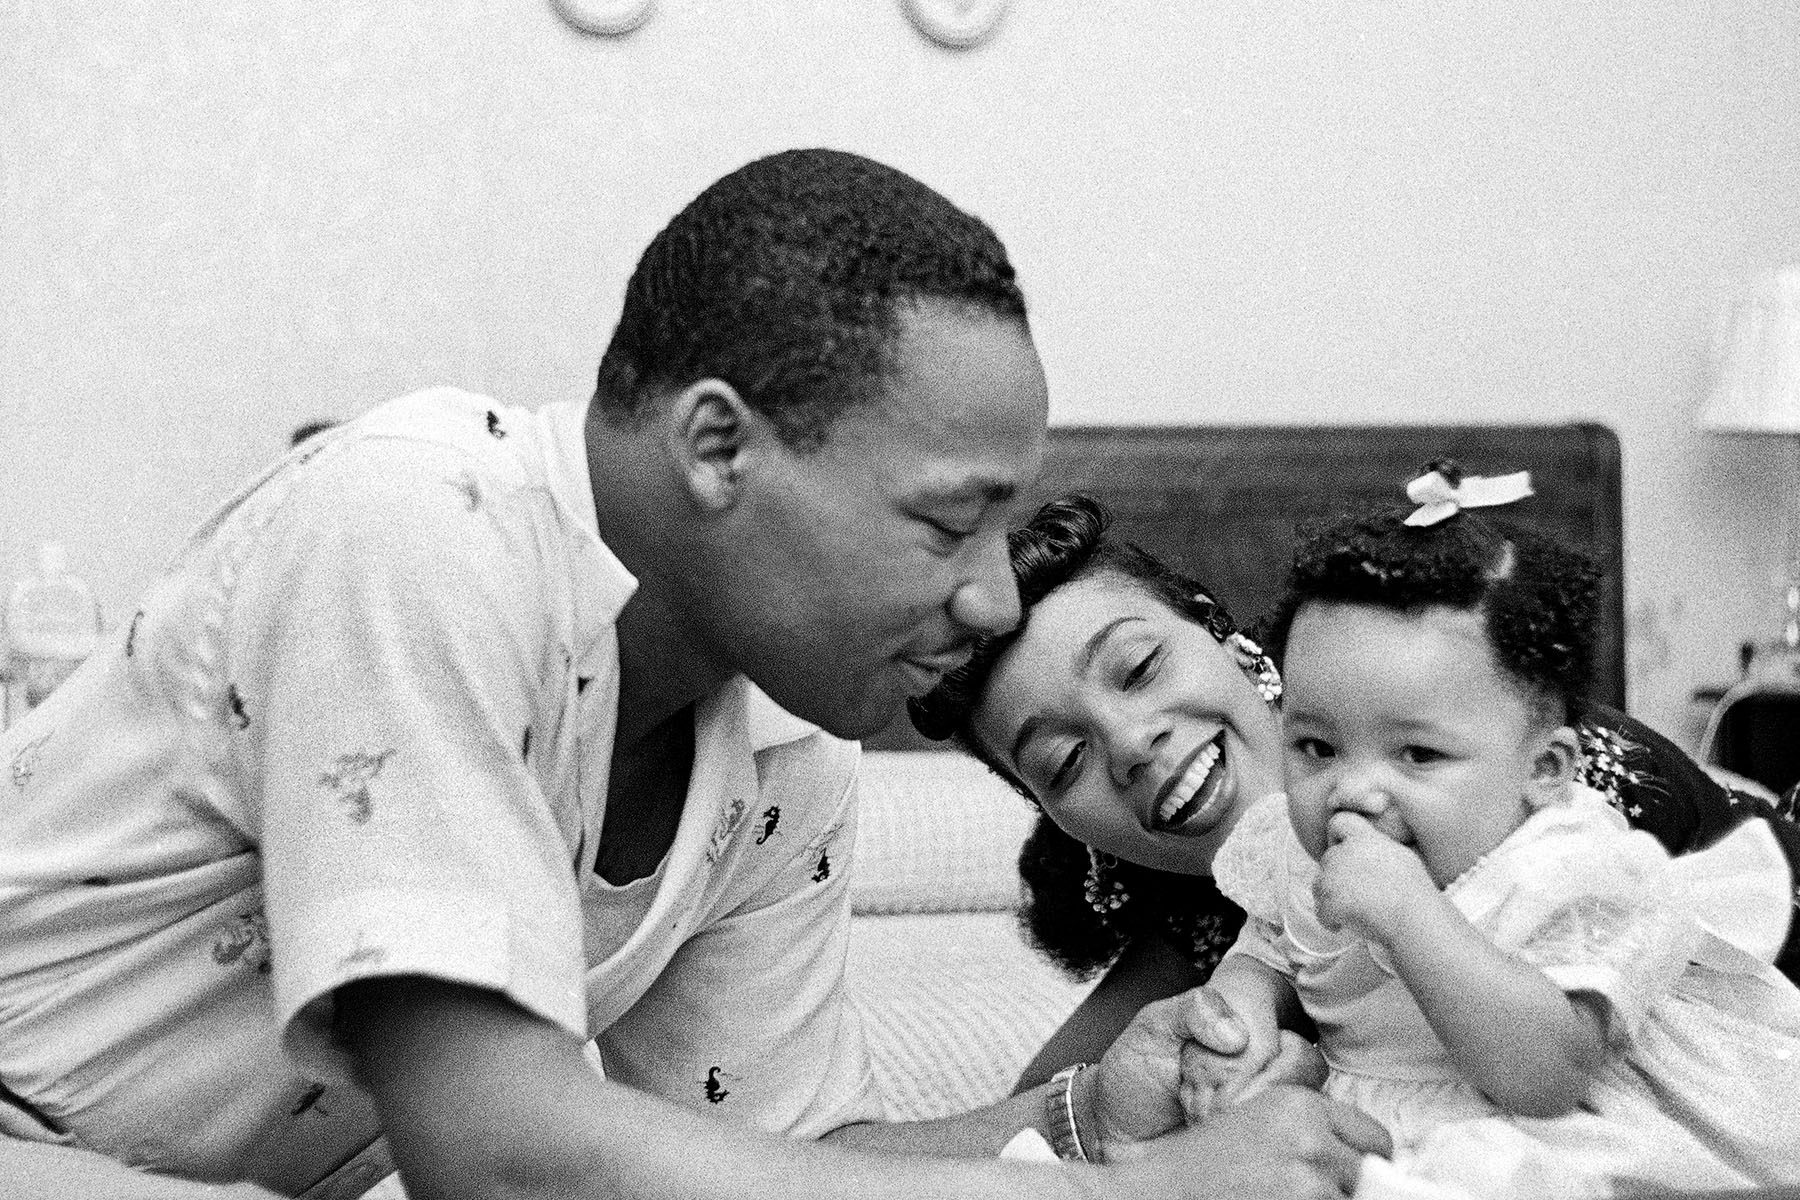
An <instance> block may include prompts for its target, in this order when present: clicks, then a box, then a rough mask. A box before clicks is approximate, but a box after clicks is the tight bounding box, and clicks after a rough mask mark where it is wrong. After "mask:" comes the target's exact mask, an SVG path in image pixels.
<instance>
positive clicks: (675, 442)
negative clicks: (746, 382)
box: [668, 379, 766, 512]
mask: <svg viewBox="0 0 1800 1200" xmlns="http://www.w3.org/2000/svg"><path fill="white" fill-rule="evenodd" d="M765 434H766V430H765V429H764V422H763V421H762V420H761V419H760V418H759V417H758V416H757V414H756V412H755V411H754V410H753V409H752V408H751V407H750V406H749V405H748V404H746V403H744V398H743V397H742V396H740V395H738V392H737V389H736V388H734V387H732V386H731V385H730V384H729V383H726V382H725V381H724V380H722V379H701V380H698V381H696V382H694V383H690V384H689V385H688V386H687V387H685V388H683V389H682V391H681V392H680V394H679V395H677V396H676V397H675V400H674V402H673V404H672V405H671V407H670V412H669V428H668V438H669V449H670V452H671V456H672V457H673V459H674V465H675V468H676V471H677V472H678V473H679V474H680V476H681V480H682V483H683V484H684V485H685V486H686V488H687V492H688V495H689V496H691V497H692V498H693V500H694V503H696V504H698V505H699V506H700V507H701V508H702V509H705V510H707V511H710V512H723V511H724V510H726V509H728V508H730V507H731V506H732V505H733V504H735V503H737V499H738V496H739V495H740V493H741V492H742V488H743V473H744V468H745V467H746V465H747V464H748V461H749V459H750V458H751V457H753V456H754V454H755V448H756V444H757V441H758V439H759V438H760V437H761V436H764V435H765Z"/></svg>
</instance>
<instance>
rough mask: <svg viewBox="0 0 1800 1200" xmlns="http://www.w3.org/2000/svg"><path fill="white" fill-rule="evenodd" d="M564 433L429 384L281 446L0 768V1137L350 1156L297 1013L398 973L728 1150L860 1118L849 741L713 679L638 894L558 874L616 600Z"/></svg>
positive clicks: (593, 739)
mask: <svg viewBox="0 0 1800 1200" xmlns="http://www.w3.org/2000/svg"><path fill="white" fill-rule="evenodd" d="M584 419H585V410H584V409H583V408H581V407H572V406H550V407H547V408H545V409H542V410H540V411H538V412H535V413H534V412H530V411H525V410H519V409H509V408H502V407H500V406H497V405H495V404H493V403H492V402H491V401H488V400H486V399H484V398H482V397H479V396H474V395H470V394H468V393H464V392H458V391H454V390H451V389H436V390H433V391H429V392H423V393H418V394H415V395H413V396H409V397H404V398H402V399H400V400H397V401H394V402H392V403H390V404H387V405H384V406H382V407H380V408H377V409H376V410H374V411H373V412H371V413H370V414H368V415H367V416H365V417H363V418H361V419H359V420H357V421H354V422H351V423H349V424H347V425H345V426H342V427H340V428H338V429H336V430H333V431H331V432H329V433H327V434H324V435H322V436H320V437H317V438H315V439H313V440H312V441H310V442H308V443H306V444H304V445H303V446H302V447H300V448H298V449H297V450H295V451H294V452H293V453H292V454H290V455H288V456H287V457H286V458H284V459H283V460H282V461H281V462H279V463H278V464H276V465H275V466H274V467H273V468H272V469H271V470H270V471H269V472H267V473H266V474H265V475H264V476H262V477H261V478H260V479H258V480H257V481H255V482H254V483H253V484H252V485H250V486H249V487H247V488H246V489H245V490H244V491H243V492H242V493H240V494H239V495H238V496H237V497H235V498H234V499H232V500H231V501H230V502H228V503H227V504H226V505H225V506H223V508H222V509H221V510H220V511H219V512H218V513H217V514H216V515H215V516H214V517H212V518H211V519H209V520H208V521H207V523H206V524H205V525H203V526H202V527H201V529H200V530H199V531H198V532H197V533H196V534H195V535H194V537H193V538H192V539H191V540H190V542H189V543H188V545H187V546H186V548H185V549H184V550H183V551H182V553H181V554H180V555H179V557H178V558H177V560H176V561H175V562H174V564H172V566H171V568H170V570H169V571H168V572H167V573H166V574H165V575H164V576H163V577H162V578H161V579H160V580H159V581H158V582H157V583H156V584H155V585H154V586H153V587H152V588H151V589H150V591H149V592H148V594H147V595H146V596H145V598H144V600H143V603H142V605H141V606H140V607H139V608H138V610H137V611H136V612H135V613H134V614H133V615H132V617H131V618H130V620H129V621H128V622H127V623H126V624H125V625H124V626H123V627H121V628H120V629H119V630H118V631H117V632H116V635H115V636H114V637H112V638H111V639H110V641H109V642H108V643H107V644H106V645H105V646H104V647H103V648H102V649H101V651H100V652H98V653H97V654H96V655H95V656H94V657H93V658H92V659H91V660H90V661H89V662H88V663H87V664H86V665H84V666H83V667H82V668H81V669H80V670H79V671H77V672H76V674H75V675H74V676H73V677H72V678H71V679H70V680H69V681H68V682H67V683H65V684H64V685H63V686H62V688H60V689H59V690H58V691H57V692H56V693H55V694H54V695H53V696H52V697H51V698H50V699H49V700H48V701H47V702H46V703H45V704H44V705H42V706H41V707H40V708H38V709H37V710H35V711H34V712H33V713H31V714H30V715H29V716H28V717H27V718H26V719H24V720H23V721H21V722H20V723H18V724H17V725H16V726H14V727H13V728H11V729H8V730H6V731H5V733H4V734H3V735H0V772H4V774H0V931H3V936H0V1089H3V1090H0V1133H4V1132H10V1133H13V1134H15V1135H21V1136H28V1137H38V1138H44V1139H49V1140H63V1141H71V1142H74V1143H76V1144H80V1145H84V1146H88V1147H91V1148H94V1149H96V1150H99V1151H101V1152H103V1153H106V1154H108V1155H111V1156H113V1157H115V1158H119V1159H122V1160H124V1161H126V1162H130V1163H133V1164H135V1165H140V1166H145V1167H153V1168H156V1169H159V1170H164V1171H168V1172H171V1173H175V1174H180V1175H187V1176H192V1177H200V1178H212V1179H238V1178H247V1179H254V1180H257V1181H259V1182H262V1183H265V1184H267V1185H269V1186H272V1187H274V1188H276V1189H278V1190H282V1191H290V1192H291V1191H299V1190H303V1189H304V1188H305V1187H307V1186H309V1185H310V1184H312V1183H313V1181H315V1180H317V1179H319V1178H321V1177H322V1176H324V1175H326V1174H328V1173H329V1172H331V1171H332V1170H333V1169H334V1168H336V1167H337V1165H338V1164H339V1163H340V1162H342V1161H343V1160H345V1159H346V1158H348V1157H350V1156H351V1155H353V1154H354V1153H356V1152H357V1151H358V1150H359V1149H360V1148H362V1147H363V1146H365V1145H366V1144H367V1143H368V1142H369V1141H370V1140H371V1139H372V1138H373V1137H374V1136H375V1135H376V1134H377V1132H378V1129H377V1128H376V1122H375V1117H374V1113H373V1109H372V1106H371V1104H370V1102H369V1099H368V1097H367V1096H366V1095H364V1094H363V1093H362V1092H360V1091H359V1090H358V1089H357V1088H355V1087H354V1086H353V1085H351V1084H350V1083H349V1082H348V1078H347V1076H348V1072H347V1063H346V1062H345V1061H344V1059H343V1057H342V1054H341V1052H340V1050H339V1048H338V1047H337V1046H336V1044H335V1043H334V1041H333V1039H332V1036H331V995H332V993H333V991H334V989H335V988H337V987H338V986H340V985H342V984H343V983H345V982H348V981H350V980H354V979H357V978H363V977H367V976H371V975H395V974H412V973H423V974H430V975H433V976H435V977H439V978H446V979H453V980H457V981H461V982H464V983H468V984H471V985H474V986H479V987H486V988H492V989H494V990H497V991H500V992H503V993H504V994H506V995H507V996H508V997H509V998H511V999H512V1000H513V1001H514V1002H515V1003H517V1004H519V1005H520V1006H521V1007H523V1008H525V1009H526V1010H528V1011H530V1012H533V1013H535V1014H537V1015H538V1016H540V1017H542V1018H543V1019H545V1020H547V1021H550V1022H552V1023H554V1024H556V1025H559V1026H562V1027H563V1028H565V1029H568V1030H569V1031H570V1032H572V1033H574V1034H576V1035H578V1036H582V1037H586V1036H589V1035H591V1034H601V1035H603V1037H602V1040H601V1043H600V1054H599V1057H600V1058H601V1059H602V1060H603V1061H604V1064H605V1067H606V1069H607V1070H608V1071H609V1073H612V1074H615V1075H618V1076H620V1077H621V1078H625V1079H627V1080H628V1081H630V1082H634V1083H636V1084H638V1085H639V1086H643V1087H647V1088H650V1089H652V1090H657V1091H661V1092H663V1093H665V1094H667V1095H669V1096H671V1098H675V1099H678V1100H683V1101H685V1102H688V1103H692V1104H695V1105H697V1106H699V1107H703V1108H707V1109H711V1110H715V1111H719V1112H722V1113H727V1114H732V1115H735V1116H737V1117H739V1118H741V1119H743V1120H745V1121H749V1122H752V1123H755V1124H757V1125H761V1126H764V1127H767V1128H770V1129H776V1130H789V1131H792V1132H797V1133H817V1132H819V1131H821V1130H823V1129H828V1128H831V1127H833V1126H834V1125H836V1124H841V1123H843V1122H845V1121H848V1120H855V1119H862V1118H864V1117H867V1116H869V1115H872V1113H873V1112H874V1111H875V1102H874V1100H873V1099H872V1097H871V1095H870V1087H869V1076H868V1070H867V1066H866V1062H865V1060H864V1056H863V1050H862V1044H861V1040H860V1036H859V1033H858V1031H857V1029H856V1028H855V1026H854V1020H853V1018H851V1017H849V1016H847V1015H845V1008H844V1005H843V1004H842V1001H841V996H840V992H841V988H840V986H839V985H840V980H841V970H842V955H843V947H844V944H845V940H846V938H847V926H848V903H847V898H846V893H845V890H844V886H843V880H842V876H841V873H838V872H835V871H832V870H831V869H830V867H831V864H832V863H833V862H835V861H843V862H846V863H847V861H848V857H849V855H848V845H849V843H848V838H849V837H850V836H851V832H852V829H853V824H854V812H853V810H852V808H851V804H852V799H851V797H852V794H853V789H852V787H851V786H850V781H851V778H852V776H853V773H854V764H855V754H856V751H855V747H854V746H853V745H850V744H848V743H843V742H839V741H837V740H836V739H832V738H829V737H827V736H826V735H824V734H822V733H820V732H819V731H817V730H815V729H813V728H811V727H810V726H806V725H803V724H802V723H800V722H798V721H797V720H795V719H794V718H792V717H790V716H788V715H787V714H785V713H782V712H781V711H780V710H779V709H776V708H775V707H774V706H773V705H772V704H770V703H769V702H768V701H767V700H766V699H765V698H763V697H762V696H761V694H760V693H758V692H757V691H756V690H755V689H754V688H753V687H751V686H749V685H748V684H747V683H745V682H744V681H743V680H734V681H731V682H730V683H728V684H727V685H726V686H725V687H723V688H721V689H720V690H719V692H717V693H716V694H714V695H713V696H711V697H709V698H708V699H707V700H705V701H704V702H703V703H702V704H701V705H700V706H699V707H698V710H697V715H696V736H695V746H696V749H695V761H694V767H693V775H692V781H691V786H690V790H689V795H688V800H687V805H686V808H685V809H684V815H683V818H682V821H681V825H680V828H679V830H678V833H677V836H676V842H675V845H674V847H673V848H672V849H671V851H670V853H669V855H668V857H667V859H666V860H665V861H664V863H663V864H662V866H661V868H659V870H658V871H657V873H656V874H655V875H654V876H653V877H652V878H650V879H648V880H640V881H637V883H635V884H633V885H628V886H627V887H625V888H613V887H611V886H610V885H608V884H606V883H605V881H604V880H602V879H600V877H599V876H598V874H597V873H596V872H595V870H594V863H595V858H596V854H597V851H598V849H599V834H600V830H601V827H602V822H603V820H604V817H605V810H606V782H607V771H608V766H609V763H610V759H611V750H612V736H613V727H614V723H615V720H616V716H617V695H618V657H617V646H616V639H615V635H614V622H615V620H616V618H617V615H618V613H619V611H620V610H621V609H622V607H623V606H624V604H625V602H626V601H627V600H628V599H629V598H630V596H631V594H632V591H633V589H634V587H635V581H634V580H633V579H632V577H631V576H630V574H629V573H628V572H627V571H626V570H625V569H624V567H623V566H622V565H621V564H620V563H619V561H618V560H617V558H616V557H614V556H613V555H612V553H611V552H610V551H609V550H608V549H607V547H606V546H605V545H604V543H603V542H602V541H601V540H600V537H599V534H598V530H597V526H596V524H595V518H594V508H593V494H592V488H591V486H590V484H589V480H588V475H587V471H588V466H587V459H586V452H585V442H584V437H583V421H584ZM677 1032H680V1033H681V1034H682V1036H681V1037H676V1036H675V1033H677Z"/></svg>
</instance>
